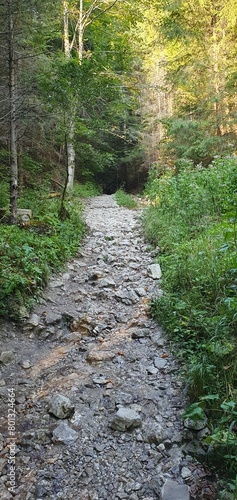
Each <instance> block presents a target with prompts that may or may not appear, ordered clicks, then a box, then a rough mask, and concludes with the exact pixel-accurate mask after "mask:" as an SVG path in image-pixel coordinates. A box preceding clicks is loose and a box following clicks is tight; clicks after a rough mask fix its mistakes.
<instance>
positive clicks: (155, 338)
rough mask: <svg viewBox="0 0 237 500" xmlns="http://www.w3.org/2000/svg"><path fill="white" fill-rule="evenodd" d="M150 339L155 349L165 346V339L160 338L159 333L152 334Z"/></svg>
mask: <svg viewBox="0 0 237 500" xmlns="http://www.w3.org/2000/svg"><path fill="white" fill-rule="evenodd" d="M150 338H151V341H152V342H153V344H154V345H155V346H156V347H163V346H164V344H165V339H164V338H163V337H162V334H161V333H154V334H152V335H151V337H150Z"/></svg>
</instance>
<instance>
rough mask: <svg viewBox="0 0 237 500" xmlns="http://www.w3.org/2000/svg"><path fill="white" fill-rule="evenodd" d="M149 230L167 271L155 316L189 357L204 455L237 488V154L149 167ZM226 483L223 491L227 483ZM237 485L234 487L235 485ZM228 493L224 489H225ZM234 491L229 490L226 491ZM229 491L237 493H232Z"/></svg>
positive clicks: (190, 389) (146, 219)
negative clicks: (203, 428)
mask: <svg viewBox="0 0 237 500" xmlns="http://www.w3.org/2000/svg"><path fill="white" fill-rule="evenodd" d="M146 195H147V196H148V198H149V200H150V203H151V205H150V208H148V210H147V211H146V214H145V216H144V230H145V232H146V235H147V238H148V239H149V241H151V242H152V243H153V244H154V245H155V246H156V247H157V252H158V257H157V258H158V261H159V263H160V265H161V268H162V271H163V280H162V288H163V292H164V293H163V296H162V297H160V298H158V299H155V300H153V303H152V306H151V310H152V314H153V316H154V317H155V318H156V319H157V320H158V321H159V322H160V323H161V324H162V325H163V326H164V327H165V330H166V332H167V334H168V335H169V336H170V338H172V339H173V340H174V341H175V342H176V346H177V356H178V357H179V359H180V360H181V361H184V360H185V366H186V370H185V372H186V380H187V383H188V393H189V397H190V402H191V406H190V408H188V410H187V412H186V415H188V416H189V417H190V418H194V419H198V418H199V417H200V416H201V415H202V414H203V413H204V412H205V413H206V414H207V416H208V417H209V429H210V435H209V436H208V438H206V441H205V443H204V444H205V446H206V449H207V450H208V451H209V452H210V450H211V451H212V452H211V453H209V454H208V455H207V456H208V457H209V459H210V461H211V462H212V463H214V465H215V466H216V467H217V470H218V472H219V473H220V474H223V475H224V476H225V477H226V478H227V482H229V486H228V487H227V490H229V492H230V494H231V495H235V494H237V489H236V490H235V491H236V493H233V492H234V488H236V469H237V455H236V449H237V335H236V333H237V161H236V158H224V159H216V160H215V161H214V162H213V163H212V164H211V165H210V166H209V167H208V168H205V169H203V168H200V167H196V168H194V167H193V166H192V165H191V164H186V165H185V167H184V168H183V170H182V169H180V170H179V173H175V171H174V172H167V173H166V174H163V175H162V176H159V175H158V173H157V172H156V171H155V170H152V171H151V173H150V178H149V180H148V183H147V186H146ZM227 490H226V491H227ZM231 492H232V493H231ZM226 494H227V493H226ZM228 494H229V493H228ZM228 498H235V499H236V498H237V496H230V497H228Z"/></svg>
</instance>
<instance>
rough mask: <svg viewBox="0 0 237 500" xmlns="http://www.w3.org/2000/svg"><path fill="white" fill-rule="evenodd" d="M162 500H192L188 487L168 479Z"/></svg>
mask: <svg viewBox="0 0 237 500" xmlns="http://www.w3.org/2000/svg"><path fill="white" fill-rule="evenodd" d="M161 500H190V495H189V491H188V487H187V486H186V485H185V484H179V483H176V482H175V481H170V480H169V479H168V480H167V481H166V482H165V484H164V486H163V488H162V491H161Z"/></svg>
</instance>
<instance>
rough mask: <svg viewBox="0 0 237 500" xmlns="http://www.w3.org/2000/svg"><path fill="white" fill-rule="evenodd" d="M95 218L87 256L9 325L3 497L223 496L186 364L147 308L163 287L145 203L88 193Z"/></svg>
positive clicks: (2, 383)
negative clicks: (147, 238) (192, 416)
mask: <svg viewBox="0 0 237 500" xmlns="http://www.w3.org/2000/svg"><path fill="white" fill-rule="evenodd" d="M85 219H86V223H87V225H88V227H89V231H88V234H87V236H86V238H85V239H84V242H83V246H82V248H81V250H80V251H79V253H78V256H77V257H76V258H75V260H73V261H72V262H70V263H69V264H68V266H67V269H66V270H65V271H64V272H63V273H61V274H60V275H57V276H55V277H53V278H52V279H51V281H50V285H49V287H48V288H47V290H46V291H45V294H44V299H43V300H42V303H41V304H40V306H38V307H37V308H36V309H35V311H34V314H33V315H32V316H31V317H30V318H28V320H27V321H26V322H25V324H24V326H23V329H22V330H19V327H18V326H17V325H13V324H12V323H11V324H10V323H8V324H7V323H2V326H1V332H2V333H1V342H2V346H1V353H2V354H1V356H2V363H1V374H0V396H1V398H2V401H3V404H2V405H1V408H2V409H1V414H0V424H1V428H0V432H1V434H0V450H1V453H0V471H1V484H0V489H1V494H0V498H1V499H2V500H4V499H8V498H9V499H10V498H15V499H22V500H25V499H26V500H27V499H41V498H42V499H50V500H54V499H68V500H71V499H76V500H115V499H129V500H138V499H143V500H153V499H162V500H189V499H190V498H196V499H199V498H200V499H201V498H203V499H204V498H206V499H207V498H210V499H211V498H212V499H213V498H215V495H214V494H213V495H214V496H202V495H203V492H202V493H200V492H201V487H202V488H203V485H205V481H206V472H205V471H204V469H203V468H201V467H200V466H199V464H197V463H196V462H195V461H193V460H192V459H191V457H190V456H189V454H187V453H185V449H186V448H187V444H188V442H189V441H190V439H193V436H192V435H190V432H191V431H190V430H189V429H184V428H183V424H182V420H181V415H182V412H183V410H184V407H185V403H186V401H185V397H184V394H183V389H182V383H181V381H180V379H179V376H178V370H179V368H178V366H177V362H176V360H175V359H174V357H173V355H172V354H171V352H170V349H169V345H168V344H167V341H166V340H165V338H164V335H163V332H162V330H161V328H159V327H158V326H157V324H156V323H155V322H154V321H153V320H152V319H150V318H149V317H148V310H149V301H150V299H151V297H153V296H154V295H156V294H160V293H161V290H160V280H159V279H155V277H154V272H157V271H158V272H159V269H157V268H155V269H154V268H152V267H151V268H150V267H149V266H150V265H151V264H153V262H154V261H153V258H154V256H153V255H152V252H149V251H148V249H147V246H146V244H145V242H144V240H143V238H142V234H141V229H140V211H139V210H137V211H136V210H135V211H131V210H128V209H126V208H121V207H118V206H117V204H116V202H115V201H114V198H113V197H112V196H106V195H105V196H100V197H95V198H93V199H91V200H89V201H88V202H87V203H86V207H85ZM152 273H153V278H152V277H151V274H152ZM7 353H8V354H7ZM4 356H5V357H4ZM9 389H10V391H11V389H12V390H13V391H15V393H16V406H15V408H16V432H15V435H14V432H13V437H12V442H13V441H14V440H15V442H16V449H15V450H14V449H13V452H14V453H13V452H12V454H15V453H16V476H15V485H14V488H13V489H14V494H11V483H10V476H9V473H10V472H11V469H10V465H11V463H10V462H9V456H10V453H11V448H9V443H11V436H10V434H9V432H10V431H9V429H8V426H7V411H8V409H7V397H10V396H11V394H12V393H11V392H9ZM9 394H10V396H9ZM65 398H67V399H65ZM195 432H197V430H196V431H195ZM198 432H200V430H199V431H198ZM200 471H201V473H200ZM13 472H14V470H13V469H12V474H13ZM200 476H201V479H200ZM13 482H14V478H13ZM12 491H13V490H12ZM202 491H203V490H202Z"/></svg>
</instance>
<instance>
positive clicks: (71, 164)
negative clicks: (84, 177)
mask: <svg viewBox="0 0 237 500" xmlns="http://www.w3.org/2000/svg"><path fill="white" fill-rule="evenodd" d="M74 137H75V117H74V114H73V115H72V116H71V117H70V118H69V123H68V144H67V171H68V181H67V189H69V190H70V189H73V183H74V176H75V157H76V153H75V148H74Z"/></svg>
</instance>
